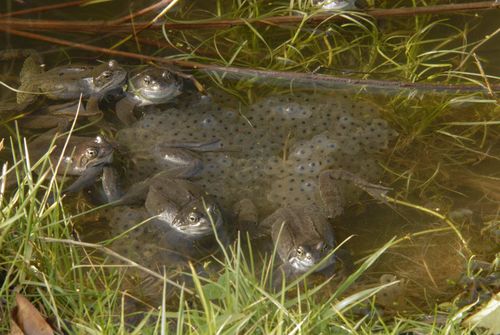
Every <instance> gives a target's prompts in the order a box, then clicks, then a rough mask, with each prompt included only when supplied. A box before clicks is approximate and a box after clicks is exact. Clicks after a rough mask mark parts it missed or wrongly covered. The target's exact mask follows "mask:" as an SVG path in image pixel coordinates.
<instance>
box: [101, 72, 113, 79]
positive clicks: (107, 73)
mask: <svg viewBox="0 0 500 335" xmlns="http://www.w3.org/2000/svg"><path fill="white" fill-rule="evenodd" d="M112 76H113V72H112V71H109V70H107V71H104V72H103V73H102V77H103V78H104V79H109V78H111V77H112Z"/></svg>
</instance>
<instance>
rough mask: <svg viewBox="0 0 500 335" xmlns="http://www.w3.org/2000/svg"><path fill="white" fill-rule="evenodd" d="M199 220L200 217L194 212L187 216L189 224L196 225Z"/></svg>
mask: <svg viewBox="0 0 500 335" xmlns="http://www.w3.org/2000/svg"><path fill="white" fill-rule="evenodd" d="M199 219H200V217H199V216H198V214H197V213H195V212H191V213H189V215H188V220H189V222H190V223H196V222H197V221H199Z"/></svg>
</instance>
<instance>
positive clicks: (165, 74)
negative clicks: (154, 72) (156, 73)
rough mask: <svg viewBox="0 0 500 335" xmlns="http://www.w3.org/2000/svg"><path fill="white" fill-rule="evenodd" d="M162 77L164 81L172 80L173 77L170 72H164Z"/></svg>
mask: <svg viewBox="0 0 500 335" xmlns="http://www.w3.org/2000/svg"><path fill="white" fill-rule="evenodd" d="M161 76H162V77H163V78H164V79H171V78H172V76H171V75H170V72H168V71H163V73H162V74H161Z"/></svg>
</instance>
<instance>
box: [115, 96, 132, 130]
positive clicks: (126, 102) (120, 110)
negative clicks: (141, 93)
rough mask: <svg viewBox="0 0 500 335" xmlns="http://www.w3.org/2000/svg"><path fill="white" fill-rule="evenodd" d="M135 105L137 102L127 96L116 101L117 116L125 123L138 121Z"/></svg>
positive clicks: (128, 124) (130, 123)
mask: <svg viewBox="0 0 500 335" xmlns="http://www.w3.org/2000/svg"><path fill="white" fill-rule="evenodd" d="M135 106H137V102H135V101H134V100H133V99H129V98H127V97H125V98H123V99H121V100H120V101H118V102H117V103H116V107H115V110H116V116H117V117H118V119H119V120H120V121H121V122H122V123H123V124H124V125H126V126H130V125H132V124H134V123H135V122H137V118H136V117H135V115H134V109H135Z"/></svg>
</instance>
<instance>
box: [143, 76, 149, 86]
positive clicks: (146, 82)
mask: <svg viewBox="0 0 500 335" xmlns="http://www.w3.org/2000/svg"><path fill="white" fill-rule="evenodd" d="M142 82H143V83H144V84H146V85H149V84H151V77H150V76H144V78H142Z"/></svg>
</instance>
